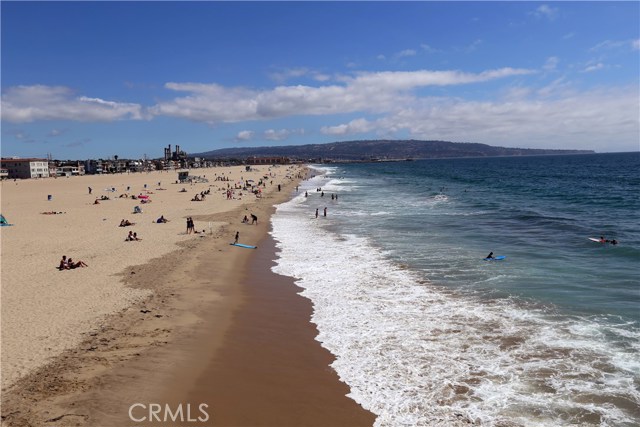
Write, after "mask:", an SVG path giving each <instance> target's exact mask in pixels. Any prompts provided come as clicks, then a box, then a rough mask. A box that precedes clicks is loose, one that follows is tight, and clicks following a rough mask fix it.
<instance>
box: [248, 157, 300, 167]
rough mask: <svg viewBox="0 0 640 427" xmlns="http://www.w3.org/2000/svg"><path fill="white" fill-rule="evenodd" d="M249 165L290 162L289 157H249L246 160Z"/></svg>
mask: <svg viewBox="0 0 640 427" xmlns="http://www.w3.org/2000/svg"><path fill="white" fill-rule="evenodd" d="M246 163H247V164H248V165H288V164H289V163H290V161H289V158H287V157H256V156H253V157H249V158H247V160H246Z"/></svg>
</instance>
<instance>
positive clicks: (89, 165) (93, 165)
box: [84, 159, 104, 175]
mask: <svg viewBox="0 0 640 427" xmlns="http://www.w3.org/2000/svg"><path fill="white" fill-rule="evenodd" d="M84 170H85V171H86V173H88V174H91V175H96V174H101V173H103V172H104V169H103V167H102V159H100V160H95V159H89V160H85V162H84Z"/></svg>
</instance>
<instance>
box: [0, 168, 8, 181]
mask: <svg viewBox="0 0 640 427" xmlns="http://www.w3.org/2000/svg"><path fill="white" fill-rule="evenodd" d="M7 178H9V170H8V169H5V168H0V179H7Z"/></svg>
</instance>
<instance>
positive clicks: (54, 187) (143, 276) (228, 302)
mask: <svg viewBox="0 0 640 427" xmlns="http://www.w3.org/2000/svg"><path fill="white" fill-rule="evenodd" d="M223 173H224V176H230V177H231V178H232V181H231V182H230V183H231V184H232V185H233V183H234V181H238V180H240V179H241V177H242V178H243V179H253V180H255V181H256V182H257V181H258V180H259V179H260V178H261V177H263V176H265V175H270V174H271V175H273V176H269V178H268V179H267V180H266V181H267V183H268V184H267V186H266V188H265V189H264V193H263V197H262V198H261V199H256V197H255V196H253V195H252V194H248V193H247V192H243V193H244V194H243V196H242V197H241V199H240V197H238V198H237V199H235V200H226V196H225V195H223V194H222V193H223V192H222V190H223V189H226V184H227V183H226V182H219V181H214V179H215V176H216V175H218V176H220V175H222V174H223ZM299 173H301V168H300V167H285V166H280V167H273V168H268V167H266V166H263V167H258V170H257V171H255V172H251V173H247V172H246V171H245V170H244V168H241V167H235V168H212V169H201V170H199V174H202V175H206V177H207V178H209V180H210V181H209V183H207V184H194V185H193V186H190V185H189V184H185V185H183V184H175V183H174V182H175V179H176V175H177V174H175V173H159V172H157V173H151V174H135V175H134V174H132V175H119V176H86V177H73V178H58V179H47V180H28V181H19V182H17V183H14V182H13V181H7V182H4V183H3V184H2V213H3V214H4V215H5V216H6V217H7V219H8V220H9V222H11V223H14V224H15V225H14V226H13V227H2V231H1V233H2V235H1V237H2V295H1V297H2V319H1V320H2V387H3V390H4V393H3V396H2V404H3V405H2V420H3V426H4V425H7V426H36V425H52V424H51V423H55V425H56V426H71V425H74V426H75V425H82V426H122V425H132V423H131V420H130V418H129V414H128V410H129V408H130V407H131V405H132V404H133V403H135V402H142V403H144V404H149V403H150V402H167V403H170V402H174V403H180V402H187V401H192V400H193V399H198V400H201V401H202V400H205V401H206V402H207V403H208V404H209V406H210V408H211V409H209V412H210V414H211V416H212V419H211V420H209V424H206V423H205V424H200V425H251V423H254V424H255V420H256V419H258V418H253V420H254V421H253V422H251V421H247V420H251V418H246V417H245V416H244V415H245V414H246V412H247V410H248V408H255V409H258V410H262V409H260V408H263V409H264V408H265V406H264V402H263V399H262V398H261V397H260V394H255V393H254V394H250V393H249V394H246V396H244V398H243V395H242V394H236V395H235V396H236V397H235V398H231V399H229V398H226V399H221V398H220V396H219V395H218V396H216V395H215V393H214V394H210V393H208V391H207V389H208V388H207V387H206V384H211V385H214V384H215V385H216V387H218V388H217V390H220V389H221V388H220V387H222V389H224V388H225V387H227V388H229V387H231V385H232V384H236V383H237V384H241V387H240V388H239V389H238V390H242V387H244V389H245V390H248V389H252V388H254V387H255V388H256V389H257V390H262V392H263V393H265V392H266V393H268V390H270V389H271V390H274V391H276V392H275V393H274V394H273V396H272V397H273V399H272V401H274V402H275V401H280V402H281V403H284V402H287V401H291V402H294V403H293V405H294V406H291V405H289V406H288V407H289V408H290V411H287V410H285V411H284V413H280V412H278V417H279V418H278V417H276V418H273V417H272V418H265V419H266V420H271V424H270V423H269V421H265V422H262V423H260V424H262V425H286V424H289V425H295V424H298V425H306V424H307V423H305V422H304V420H305V417H306V419H307V420H311V419H315V421H314V422H310V424H315V425H327V424H325V423H326V422H329V421H328V420H330V425H336V426H337V425H345V426H346V425H370V424H371V422H372V420H373V417H372V415H371V414H369V413H367V412H365V411H363V410H362V408H361V407H360V406H359V405H357V404H355V402H353V401H351V400H350V399H347V398H345V397H344V395H345V394H346V393H347V392H348V388H347V387H346V386H345V385H344V384H342V383H340V382H339V381H338V378H337V376H336V374H335V372H333V370H331V369H330V368H329V367H328V366H327V365H328V364H329V363H330V362H331V356H330V355H329V354H328V353H327V352H326V351H325V350H324V349H322V348H321V347H320V345H319V344H318V343H317V342H315V341H313V340H312V338H313V337H314V336H315V328H313V327H312V325H310V324H309V323H308V320H309V314H310V310H311V306H310V303H309V302H308V301H307V300H305V299H303V298H302V297H300V296H298V295H297V294H296V290H295V289H294V285H293V284H292V283H290V284H288V288H287V289H288V291H282V292H288V293H287V295H288V296H287V297H286V298H281V297H275V299H274V298H272V299H271V302H270V303H269V307H272V311H273V312H274V313H275V314H277V312H278V311H280V310H283V309H285V308H286V307H287V306H289V305H291V304H297V306H298V307H299V308H298V309H297V310H296V311H295V312H294V313H293V314H291V315H290V316H289V317H288V318H285V319H284V322H283V319H280V322H281V327H282V328H281V329H278V328H266V329H265V330H264V331H266V332H267V333H270V334H271V335H273V337H274V338H277V337H278V336H279V338H278V339H280V343H284V342H285V341H283V339H282V334H285V336H286V338H287V340H289V339H291V340H292V341H291V342H292V345H290V346H289V347H288V348H289V349H290V353H291V355H290V356H292V357H293V358H294V359H295V358H296V354H297V355H300V356H301V357H303V360H307V361H308V362H309V363H306V362H305V363H301V364H298V366H297V367H296V368H295V369H292V370H291V371H290V374H289V375H288V376H289V377H291V378H293V377H296V376H300V378H299V381H297V385H296V387H298V388H295V387H292V386H291V384H292V383H291V384H290V383H287V382H286V381H285V382H283V381H282V380H281V378H279V377H280V376H279V375H276V374H277V373H278V372H287V369H288V368H287V367H286V364H287V363H288V362H286V361H285V362H283V361H282V360H280V359H281V358H280V354H279V353H272V351H273V347H272V348H271V349H270V348H268V347H266V350H264V349H265V347H264V346H263V343H262V342H261V340H260V339H258V337H257V335H255V333H248V334H247V333H246V331H247V328H246V325H247V324H248V323H247V322H249V323H251V322H264V321H265V319H269V312H268V310H267V311H264V310H262V313H261V315H260V316H262V317H260V316H257V315H255V310H254V309H255V308H256V307H257V305H256V301H260V305H263V303H264V302H265V301H266V300H265V299H264V298H265V297H264V295H263V296H262V297H260V298H262V299H256V296H255V295H254V294H250V293H247V292H248V291H247V289H248V288H247V286H248V285H247V283H245V282H246V281H247V271H248V267H249V265H251V264H253V263H254V262H253V261H252V260H253V258H252V257H255V255H254V253H255V252H259V251H252V250H247V249H241V248H237V247H234V246H230V245H229V242H231V241H232V240H233V236H234V235H235V232H236V231H237V230H238V231H240V241H241V242H243V243H251V244H255V243H256V242H259V241H262V239H263V238H264V237H265V236H266V233H267V231H268V223H267V219H268V217H269V216H270V215H271V213H272V212H273V205H274V204H275V203H279V202H282V201H284V200H285V199H286V198H288V197H290V196H289V195H290V194H291V192H292V191H293V188H294V186H295V183H296V182H297V180H296V179H294V177H295V176H297V175H298V174H299ZM272 180H273V184H271V181H272ZM158 182H160V187H159V186H158ZM144 184H147V190H149V191H150V192H153V194H150V195H149V196H150V197H151V198H152V200H153V201H152V203H150V204H146V205H142V207H143V210H144V213H143V214H138V215H132V214H131V213H130V212H132V209H133V206H135V205H139V204H138V203H137V202H136V201H134V200H131V199H119V198H117V196H118V195H119V194H122V193H123V192H126V187H127V186H130V187H131V190H130V193H133V194H138V193H140V192H143V191H144ZM278 184H281V185H282V186H283V187H282V192H278V191H277V185H278ZM88 186H91V187H92V188H93V194H92V195H89V194H88V190H87V187H88ZM112 187H115V188H116V190H117V191H116V192H115V193H110V192H106V191H104V190H105V189H107V188H112ZM183 187H185V188H186V189H187V190H188V191H187V192H186V193H180V192H179V190H180V189H182V188H183ZM209 187H210V188H211V194H210V196H208V197H207V199H206V200H205V201H204V202H191V201H190V199H191V198H192V197H193V195H194V194H195V193H197V192H200V191H203V190H206V189H208V188H209ZM157 188H165V189H166V190H156V189H157ZM49 194H50V195H52V196H53V197H52V200H51V201H48V200H47V196H48V195H49ZM101 194H106V195H109V197H111V200H108V201H104V202H101V203H100V204H99V205H93V200H94V199H95V197H96V196H99V195H101ZM114 195H115V196H116V197H115V198H114V197H113V196H114ZM45 211H58V212H66V213H64V214H59V215H43V214H41V212H45ZM251 212H254V213H256V214H257V215H258V217H259V219H260V220H259V223H258V225H257V226H252V225H246V224H241V223H240V219H241V217H242V216H243V215H245V214H247V215H248V214H250V213H251ZM160 215H164V216H165V217H166V218H168V219H170V220H171V222H169V223H166V224H156V223H153V222H152V221H153V220H154V219H156V218H157V217H159V216H160ZM187 216H192V217H193V218H194V220H195V223H196V229H197V230H202V229H204V230H205V231H206V233H204V234H195V235H194V234H191V235H187V234H185V230H186V222H185V218H186V217H187ZM123 218H124V219H129V220H131V221H133V222H136V225H135V226H133V227H124V228H120V227H118V224H119V222H120V220H121V219H123ZM210 224H211V227H210V226H209V225H210ZM129 230H133V231H136V232H137V233H138V235H139V236H140V237H142V239H143V240H142V241H140V242H125V241H124V238H125V236H126V234H127V232H128V231H129ZM265 252H267V254H264V253H261V256H266V257H267V258H268V259H273V256H274V255H273V250H272V249H269V250H268V251H265ZM62 254H66V255H67V256H71V257H73V258H75V259H76V260H80V259H81V260H83V261H85V262H86V263H87V264H89V267H87V268H81V269H76V270H71V271H58V270H57V269H56V268H55V267H56V266H57V264H58V262H59V260H60V257H61V255H62ZM258 264H259V265H261V266H262V267H261V269H260V270H258V271H257V272H256V270H255V268H254V269H253V270H251V271H253V273H252V277H253V278H254V279H253V281H254V282H255V277H264V278H265V280H268V281H270V282H271V281H273V277H272V276H274V275H273V274H272V273H271V272H270V271H269V270H268V266H267V265H266V263H265V261H261V262H259V263H258ZM269 275H270V276H269ZM269 277H271V279H269ZM287 298H288V299H287ZM252 301H253V303H252ZM279 304H280V305H279ZM300 307H301V308H300ZM252 310H254V311H252ZM258 311H260V310H258ZM251 313H254V314H251ZM265 316H266V317H265ZM275 318H278V316H274V319H275ZM252 319H253V320H252ZM287 328H289V329H287ZM296 328H297V329H298V332H296V331H295V330H296ZM300 331H302V332H300ZM289 332H291V334H289ZM276 342H277V341H276ZM239 343H241V346H240V347H239V346H238V345H239ZM296 343H297V344H296ZM238 348H240V349H241V351H242V352H250V353H253V354H254V355H261V354H263V350H264V357H258V358H257V359H255V360H253V361H252V360H251V359H250V358H249V359H246V358H245V359H241V360H240V359H238V361H237V362H238V363H235V364H232V363H231V361H232V359H233V357H234V356H233V354H234V351H235V352H236V353H235V354H236V355H237V354H239V353H237V349H238ZM234 349H235V350H234ZM303 350H304V351H303ZM270 352H271V353H270ZM296 352H297V353H296ZM229 355H231V357H232V358H231V359H229ZM225 360H226V361H225ZM258 361H260V363H258ZM243 363H244V366H245V367H246V369H243V367H242V366H243ZM283 363H284V365H283ZM225 364H226V365H229V367H230V368H232V369H230V370H229V371H228V372H235V374H231V375H228V374H225V375H223V374H221V373H222V372H223V371H225V369H224V365H225ZM249 365H253V367H250V366H249ZM221 366H222V370H221ZM271 366H279V369H280V371H272V370H271V369H270V367H271ZM306 379H308V380H309V381H310V382H307V385H306V389H307V392H304V393H300V390H302V388H304V387H303V385H302V384H303V383H304V382H305V380H306ZM203 384H205V387H204V388H203ZM300 387H302V388H300ZM313 390H315V392H313V393H309V391H313ZM194 393H195V394H194ZM203 393H204V394H203ZM323 395H324V396H325V397H322V396H323ZM304 396H306V397H304ZM234 402H235V403H234ZM252 402H253V403H252ZM295 402H298V404H296V403H295ZM318 402H323V403H318ZM323 404H327V405H328V406H329V407H326V406H323ZM221 405H223V406H224V407H225V408H226V410H225V411H222V410H221V409H220V408H221ZM296 405H297V407H298V409H297V410H293V408H294V407H295V406H296ZM300 405H301V406H300ZM334 406H335V408H336V410H337V415H336V416H332V417H330V418H325V419H324V420H325V421H322V419H321V418H318V419H316V418H315V417H316V416H317V413H318V411H319V410H325V411H331V408H332V407H334ZM281 407H282V408H286V407H287V405H284V406H281ZM311 407H313V408H312V410H306V409H304V408H311ZM300 408H303V409H300ZM216 411H219V412H220V416H221V418H220V419H216ZM223 412H224V414H225V415H224V417H222V415H223ZM287 412H290V413H291V416H288V415H287ZM234 413H235V415H234ZM272 413H273V412H272ZM234 417H235V418H234ZM354 417H355V418H354ZM287 419H289V420H290V422H285V420H287ZM229 420H235V421H229ZM291 420H296V421H291ZM356 420H357V422H356ZM298 421H300V422H298ZM228 422H231V423H232V424H228ZM245 422H249V424H244V423H245ZM174 424H175V423H174ZM163 425H168V424H166V423H165V424H163ZM175 425H180V424H179V423H177V424H175Z"/></svg>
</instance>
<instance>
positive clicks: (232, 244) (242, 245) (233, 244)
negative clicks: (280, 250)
mask: <svg viewBox="0 0 640 427" xmlns="http://www.w3.org/2000/svg"><path fill="white" fill-rule="evenodd" d="M229 244H230V245H231V246H238V247H241V248H247V249H257V248H258V247H257V246H251V245H245V244H243V243H229Z"/></svg>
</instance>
